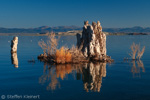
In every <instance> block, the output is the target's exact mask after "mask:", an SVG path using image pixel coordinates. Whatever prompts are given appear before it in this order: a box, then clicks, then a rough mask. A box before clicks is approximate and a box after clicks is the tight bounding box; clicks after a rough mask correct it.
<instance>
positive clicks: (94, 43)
mask: <svg viewBox="0 0 150 100" xmlns="http://www.w3.org/2000/svg"><path fill="white" fill-rule="evenodd" d="M77 47H78V48H81V50H82V53H83V55H84V56H85V57H88V58H91V59H94V60H100V61H103V60H104V61H106V60H107V55H106V35H105V34H104V33H103V32H102V26H101V24H100V22H99V21H98V22H97V23H95V22H92V25H90V24H89V23H88V21H85V22H84V26H83V32H82V36H81V35H80V34H77Z"/></svg>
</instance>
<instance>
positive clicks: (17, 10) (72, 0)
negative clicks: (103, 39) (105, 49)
mask: <svg viewBox="0 0 150 100" xmlns="http://www.w3.org/2000/svg"><path fill="white" fill-rule="evenodd" d="M0 13H1V14H0V27H7V28H35V27H40V26H62V25H67V26H69V25H76V26H83V22H84V20H89V22H90V23H91V22H92V21H97V20H99V21H100V22H101V24H102V26H103V27H107V28H108V27H111V28H122V27H133V26H142V27H150V0H0Z"/></svg>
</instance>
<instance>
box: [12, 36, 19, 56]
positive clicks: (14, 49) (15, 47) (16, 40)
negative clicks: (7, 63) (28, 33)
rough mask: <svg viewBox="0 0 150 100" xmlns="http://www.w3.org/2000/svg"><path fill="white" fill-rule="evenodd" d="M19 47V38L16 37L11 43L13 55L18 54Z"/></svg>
mask: <svg viewBox="0 0 150 100" xmlns="http://www.w3.org/2000/svg"><path fill="white" fill-rule="evenodd" d="M17 45H18V37H14V38H13V40H12V41H11V53H16V52H17Z"/></svg>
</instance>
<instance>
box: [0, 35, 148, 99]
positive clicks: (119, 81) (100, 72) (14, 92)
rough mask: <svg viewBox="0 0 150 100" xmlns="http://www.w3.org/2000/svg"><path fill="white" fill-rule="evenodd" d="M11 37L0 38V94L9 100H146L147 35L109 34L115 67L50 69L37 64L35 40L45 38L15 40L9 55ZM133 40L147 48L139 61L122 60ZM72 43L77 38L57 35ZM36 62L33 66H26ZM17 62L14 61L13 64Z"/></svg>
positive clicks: (90, 65)
mask: <svg viewBox="0 0 150 100" xmlns="http://www.w3.org/2000/svg"><path fill="white" fill-rule="evenodd" d="M12 39H13V36H0V46H1V49H0V96H1V99H9V100H18V99H21V100H22V99H24V100H28V99H29V100H38V99H41V100H150V91H149V90H150V53H149V52H150V36H149V35H143V36H129V35H126V36H107V55H109V56H111V58H112V59H114V60H115V62H114V63H111V64H106V63H87V64H80V65H79V64H74V65H71V64H67V65H57V66H54V65H53V66H52V65H49V64H48V63H43V62H40V61H38V60H37V56H38V55H39V54H41V53H43V51H42V49H41V48H40V47H39V46H38V41H41V40H46V39H47V37H45V36H19V43H18V51H17V54H16V55H14V56H15V58H13V57H12V56H11V53H10V50H11V48H10V44H11V40H12ZM133 42H135V43H137V44H139V43H140V46H141V47H143V46H145V47H146V49H145V53H144V55H143V56H142V59H141V60H140V61H124V60H123V59H124V57H129V55H128V53H129V52H130V46H131V45H132V43H133ZM75 44H76V37H75V36H61V37H60V40H59V46H58V48H60V47H61V46H62V45H65V46H66V47H69V48H70V47H71V46H72V45H75ZM32 59H34V60H35V62H29V60H32ZM14 60H15V63H14Z"/></svg>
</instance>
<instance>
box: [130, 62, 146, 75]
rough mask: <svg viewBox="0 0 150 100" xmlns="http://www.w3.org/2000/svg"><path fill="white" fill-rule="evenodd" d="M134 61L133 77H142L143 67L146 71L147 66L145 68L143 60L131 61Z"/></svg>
mask: <svg viewBox="0 0 150 100" xmlns="http://www.w3.org/2000/svg"><path fill="white" fill-rule="evenodd" d="M131 63H132V68H131V72H132V73H133V77H141V74H140V72H141V69H142V72H145V68H144V64H143V62H142V61H141V60H137V61H136V60H133V61H131Z"/></svg>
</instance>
